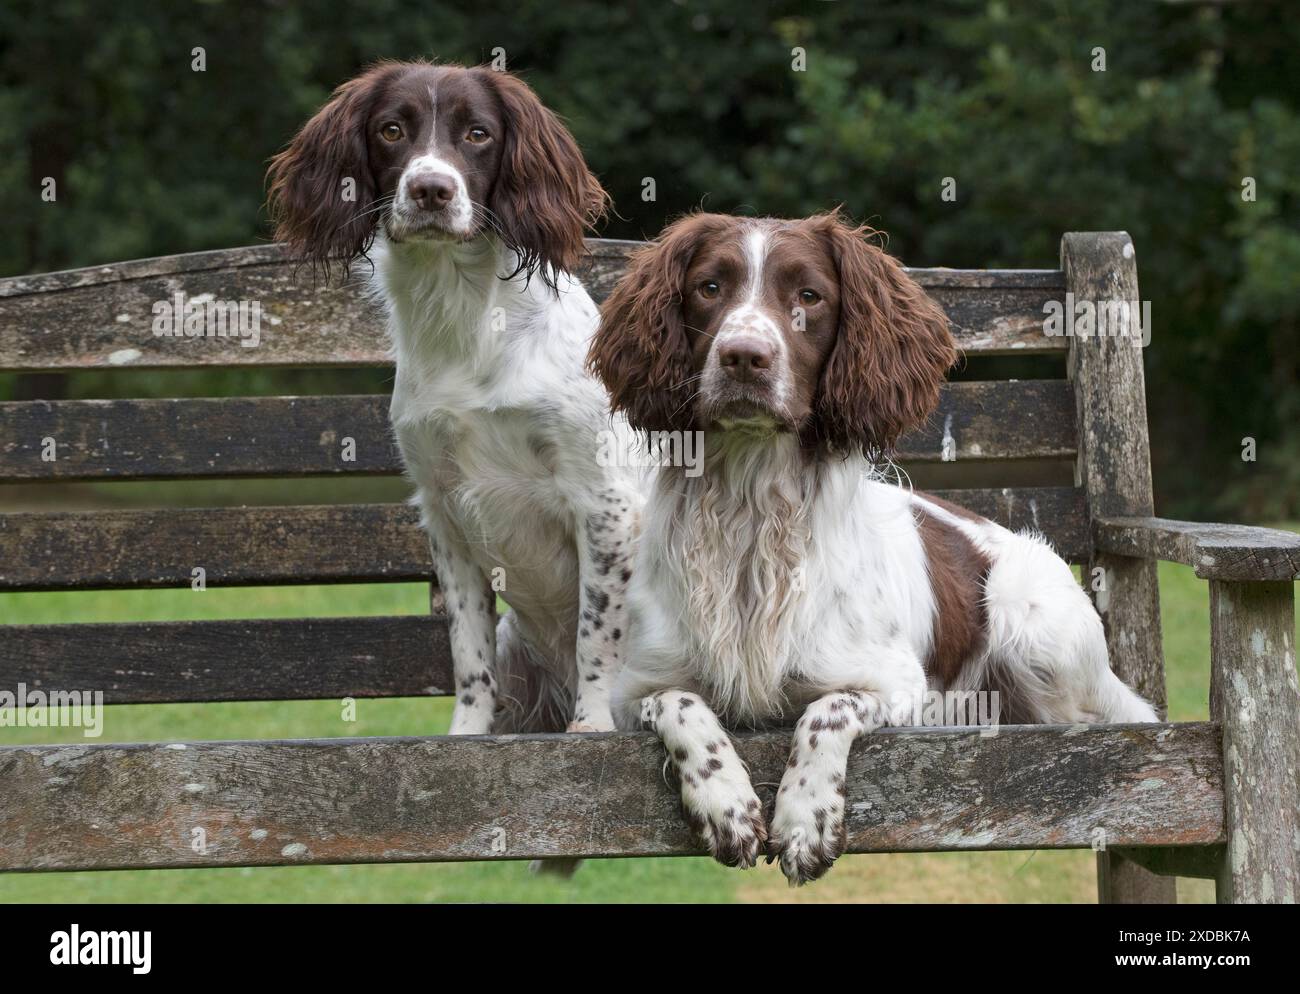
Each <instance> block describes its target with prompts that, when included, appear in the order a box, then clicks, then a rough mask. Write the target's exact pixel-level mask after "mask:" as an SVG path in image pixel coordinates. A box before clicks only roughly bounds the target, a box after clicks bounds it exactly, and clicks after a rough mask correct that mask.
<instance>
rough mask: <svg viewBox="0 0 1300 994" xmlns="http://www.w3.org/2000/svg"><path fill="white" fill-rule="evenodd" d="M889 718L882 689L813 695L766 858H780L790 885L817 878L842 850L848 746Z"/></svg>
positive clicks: (784, 782) (779, 793) (789, 766)
mask: <svg viewBox="0 0 1300 994" xmlns="http://www.w3.org/2000/svg"><path fill="white" fill-rule="evenodd" d="M889 723H890V722H889V720H888V713H887V710H886V708H885V704H884V701H883V700H882V699H881V697H880V695H878V694H876V693H872V692H869V691H864V690H840V691H836V692H835V693H832V694H827V695H825V696H824V697H819V698H818V699H817V700H815V701H813V702H812V704H810V705H809V706H808V708H807V710H805V711H804V713H803V716H802V717H801V718H800V719H799V721H798V723H797V724H796V725H795V730H794V744H793V745H792V746H791V749H790V759H789V761H788V762H787V763H786V769H785V775H784V776H783V777H782V778H781V787H780V789H779V790H778V791H777V795H776V809H775V811H774V813H773V815H772V826H771V834H770V836H769V837H768V840H767V861H768V862H769V863H770V862H772V861H773V860H774V859H777V860H780V863H781V872H782V873H784V874H785V876H786V879H788V880H789V881H790V883H791V885H798V884H805V883H807V882H808V881H810V880H816V879H817V878H818V877H820V876H821V875H822V874H824V873H825V872H826V871H827V870H829V869H830V868H831V864H832V863H834V862H835V860H836V858H837V857H838V856H839V855H840V853H842V852H843V851H844V844H845V830H844V807H845V786H844V779H845V775H846V773H847V770H848V763H849V748H850V747H851V746H852V745H853V742H854V740H855V739H857V737H858V736H860V735H866V734H867V733H868V732H873V731H875V730H876V729H877V728H879V727H881V726H882V725H885V724H889Z"/></svg>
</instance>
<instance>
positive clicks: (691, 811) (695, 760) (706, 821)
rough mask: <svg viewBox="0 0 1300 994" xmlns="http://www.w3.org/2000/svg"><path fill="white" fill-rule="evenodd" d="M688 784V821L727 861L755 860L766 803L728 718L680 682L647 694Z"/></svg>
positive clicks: (655, 724)
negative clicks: (739, 751)
mask: <svg viewBox="0 0 1300 994" xmlns="http://www.w3.org/2000/svg"><path fill="white" fill-rule="evenodd" d="M641 720H642V723H643V724H644V725H647V726H649V727H650V728H652V729H654V731H655V732H656V733H658V735H659V738H660V739H662V740H663V744H664V748H666V749H667V750H668V760H669V762H670V763H672V765H673V767H674V769H675V770H676V771H677V776H678V779H679V780H680V781H681V786H682V810H683V812H684V813H685V815H686V822H687V824H689V825H690V826H691V829H692V830H693V831H694V832H695V834H696V837H698V838H699V840H700V841H701V842H703V843H704V845H705V847H706V848H707V849H708V851H709V854H710V855H711V856H712V857H713V858H714V859H716V860H717V861H718V862H719V863H722V864H723V865H724V866H740V867H749V866H753V865H754V863H755V862H757V860H758V854H759V849H760V848H761V847H762V845H763V842H764V840H765V839H766V838H767V826H766V825H765V824H764V823H763V811H762V805H761V804H760V803H759V800H758V795H757V794H755V793H754V788H753V786H751V785H750V782H749V773H748V772H747V771H746V770H745V764H744V763H743V762H741V759H740V757H739V756H737V755H736V750H735V747H734V746H732V744H731V740H730V739H729V738H728V737H727V733H726V732H725V731H723V728H722V723H721V722H719V721H718V718H717V716H716V715H715V714H714V713H713V712H712V711H710V710H709V706H708V705H707V704H705V703H704V699H703V698H701V697H700V696H699V695H698V694H692V693H689V692H688V691H684V690H678V689H676V688H673V689H670V690H663V691H660V692H659V693H657V694H652V695H651V696H649V697H645V698H642V700H641Z"/></svg>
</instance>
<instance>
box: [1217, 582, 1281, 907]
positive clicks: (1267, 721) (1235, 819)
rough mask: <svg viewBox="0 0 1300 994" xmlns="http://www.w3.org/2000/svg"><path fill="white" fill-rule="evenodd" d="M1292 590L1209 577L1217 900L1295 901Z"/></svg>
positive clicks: (1274, 583) (1240, 902) (1248, 901)
mask: <svg viewBox="0 0 1300 994" xmlns="http://www.w3.org/2000/svg"><path fill="white" fill-rule="evenodd" d="M1295 664H1296V647H1295V585H1294V584H1293V583H1292V582H1291V581H1290V580H1286V581H1283V582H1273V583H1234V582H1231V581H1226V580H1211V581H1210V717H1211V718H1213V719H1214V720H1215V721H1220V722H1222V723H1223V774H1224V791H1225V796H1224V808H1225V811H1226V827H1227V846H1226V848H1225V850H1224V852H1223V859H1222V862H1220V864H1219V866H1218V873H1217V877H1216V884H1217V888H1216V889H1217V896H1218V900H1219V903H1221V904H1295V903H1296V901H1297V900H1300V786H1298V785H1300V681H1298V680H1297V677H1296V665H1295Z"/></svg>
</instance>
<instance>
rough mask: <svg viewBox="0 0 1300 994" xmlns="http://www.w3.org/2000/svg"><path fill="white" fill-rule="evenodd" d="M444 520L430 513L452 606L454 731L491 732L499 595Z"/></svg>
mask: <svg viewBox="0 0 1300 994" xmlns="http://www.w3.org/2000/svg"><path fill="white" fill-rule="evenodd" d="M439 523H440V522H439V520H438V519H436V518H433V517H432V515H430V514H429V512H428V511H426V512H425V522H424V527H425V530H426V531H427V532H428V534H429V551H430V552H431V553H432V555H433V569H434V573H435V574H436V575H437V578H438V586H439V588H440V589H441V590H442V596H443V601H444V603H445V605H446V609H447V620H448V625H447V635H448V639H449V641H450V642H451V663H452V675H453V679H454V680H455V682H456V704H455V706H454V707H453V708H452V712H451V728H450V730H449V731H450V734H452V735H486V734H487V733H488V732H490V731H491V730H492V716H493V715H494V714H495V712H496V708H497V679H496V673H495V667H496V656H497V649H496V641H497V635H496V631H497V629H496V626H497V612H496V595H495V594H494V593H493V591H492V587H491V584H489V583H488V581H487V579H486V578H485V577H484V576H483V573H482V571H481V570H480V569H479V568H478V567H477V566H476V565H475V564H474V563H472V562H470V561H468V560H467V559H465V558H463V557H462V556H460V555H458V554H457V553H456V550H455V548H454V547H453V545H452V543H451V540H450V539H448V538H447V536H446V533H445V531H444V530H443V529H441V528H439V527H438V525H439Z"/></svg>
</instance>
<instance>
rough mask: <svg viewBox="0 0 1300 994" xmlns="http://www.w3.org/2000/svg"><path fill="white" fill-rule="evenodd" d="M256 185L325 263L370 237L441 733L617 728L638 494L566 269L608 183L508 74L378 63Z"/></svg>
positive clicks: (589, 315) (588, 310)
mask: <svg viewBox="0 0 1300 994" xmlns="http://www.w3.org/2000/svg"><path fill="white" fill-rule="evenodd" d="M269 180H270V188H271V205H272V211H273V215H274V217H275V220H276V235H277V237H278V238H279V239H281V240H283V241H286V242H288V243H289V244H290V246H292V247H293V248H294V249H295V250H297V251H298V252H299V253H301V254H302V255H303V256H305V257H306V258H308V259H310V260H312V262H313V263H314V264H317V265H319V266H321V267H324V268H325V270H326V272H327V273H328V271H329V269H330V267H331V265H333V264H335V263H342V264H344V265H345V266H346V264H347V263H349V262H351V261H352V260H353V259H355V258H357V257H358V256H361V255H363V254H365V253H367V251H368V250H369V249H370V248H371V246H372V242H373V249H374V251H373V262H374V276H373V283H372V290H373V292H374V293H375V294H376V295H377V296H378V297H379V298H380V299H381V300H382V302H383V304H384V306H385V309H386V311H387V314H388V330H389V334H390V337H391V339H392V346H393V353H394V355H395V357H396V364H397V371H396V378H395V382H394V386H393V400H392V408H391V417H392V423H393V428H394V430H395V432H396V435H397V441H398V444H399V447H400V449H401V452H402V457H403V460H404V462H405V464H406V469H407V472H408V474H409V475H410V477H411V479H412V481H413V482H414V484H415V496H414V498H413V502H414V503H415V504H416V505H417V506H418V507H419V509H420V512H421V521H422V524H423V527H424V529H425V530H426V531H427V533H428V536H429V545H430V548H431V550H432V553H433V563H434V569H435V571H436V573H437V577H438V582H439V584H440V586H441V589H442V592H443V595H444V598H445V603H446V607H447V612H448V615H449V618H450V629H449V631H450V640H451V652H452V658H453V668H454V672H455V682H456V693H457V699H456V704H455V710H454V713H453V716H452V721H451V732H452V734H482V733H486V732H489V731H498V732H500V731H523V730H531V731H562V730H565V729H567V730H569V731H601V730H609V729H612V728H613V719H612V717H611V713H610V702H609V695H610V686H611V682H612V678H613V674H614V672H615V671H616V670H617V668H618V664H619V660H620V655H621V652H622V644H621V642H620V638H621V636H622V633H623V632H624V631H625V630H626V628H627V625H626V622H625V621H624V620H623V618H622V615H623V612H624V610H625V608H624V606H623V605H624V600H625V598H624V590H625V587H626V584H627V579H628V571H627V560H628V559H629V556H630V549H631V543H632V538H633V533H634V530H635V526H636V518H637V515H638V513H639V507H640V503H641V498H640V490H639V484H638V477H636V476H635V475H634V474H633V473H632V471H631V470H629V469H625V468H620V467H619V466H617V465H611V466H605V465H598V463H597V460H596V452H597V449H598V448H599V446H600V444H601V441H600V436H602V434H603V433H608V432H610V431H611V417H610V412H609V406H608V401H607V398H606V395H605V391H604V390H603V388H602V387H601V385H600V383H598V382H597V381H596V379H595V378H594V377H592V376H591V375H590V373H588V372H587V370H586V368H585V359H586V355H587V349H588V345H589V342H590V340H591V337H592V335H593V334H594V332H595V330H596V325H597V320H598V314H597V311H596V307H595V305H594V304H593V302H592V300H591V298H590V297H589V296H588V295H587V292H586V291H585V290H584V289H583V288H582V286H581V284H579V283H578V281H577V280H575V279H574V278H573V277H572V276H570V275H569V272H570V271H571V270H572V269H573V268H574V267H575V266H576V265H577V263H578V260H579V257H580V256H581V254H582V252H583V231H584V228H585V227H587V226H588V225H590V224H592V223H593V222H594V221H596V220H597V219H598V218H599V217H601V216H603V214H604V212H605V209H606V204H607V202H608V197H607V195H606V194H605V191H604V190H603V189H602V188H601V186H600V183H599V182H598V181H597V180H596V177H595V176H593V175H592V174H591V172H590V171H589V170H588V169H587V166H586V163H585V162H584V161H583V158H582V153H581V152H580V151H579V150H578V146H577V144H576V143H575V142H574V140H573V138H572V136H571V135H570V134H569V132H568V131H567V130H565V128H564V126H563V125H562V124H561V123H560V121H559V120H558V119H557V118H556V117H555V115H554V114H552V113H551V112H550V111H549V110H547V109H546V108H545V107H544V106H542V104H541V102H540V101H539V100H538V99H537V97H536V96H535V95H534V94H533V92H532V90H530V89H529V88H528V86H526V85H525V84H524V83H523V82H522V81H521V80H519V79H518V78H516V77H514V76H511V75H509V74H507V73H503V72H494V71H492V70H490V69H486V68H473V69H467V68H462V67H459V66H449V65H448V66H434V65H430V64H427V63H422V62H415V63H411V62H384V63H380V64H379V65H376V66H375V67H373V68H371V69H369V70H368V71H366V72H365V73H363V74H362V75H360V76H358V77H357V78H355V79H352V80H350V81H349V82H346V83H344V84H343V85H342V86H340V87H339V88H338V89H337V90H336V91H335V92H334V95H333V97H332V98H331V99H330V101H329V102H328V103H327V104H326V105H325V106H324V107H323V108H322V109H321V110H320V111H319V112H318V113H317V114H316V116H315V117H313V118H312V119H311V120H310V121H308V122H307V124H306V125H305V126H304V127H303V129H302V130H301V131H300V132H299V133H298V135H297V137H296V138H294V140H293V142H292V143H291V144H290V145H289V147H288V148H287V149H286V150H285V151H284V152H282V153H281V154H279V155H278V156H276V157H275V159H274V160H273V162H272V164H271V167H270V171H269ZM534 277H536V278H534ZM612 430H613V431H615V432H620V431H621V432H623V433H624V434H626V435H628V436H629V437H630V436H631V433H630V432H629V430H628V429H627V426H626V423H625V422H624V421H623V419H622V418H616V419H615V420H614V421H613V427H612ZM498 593H500V595H501V597H502V598H503V599H504V600H505V601H506V602H507V603H508V604H509V605H510V607H511V610H510V611H509V612H507V613H506V614H505V615H504V616H503V617H502V618H501V620H500V622H499V623H498V622H497V619H496V595H497V594H498Z"/></svg>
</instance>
